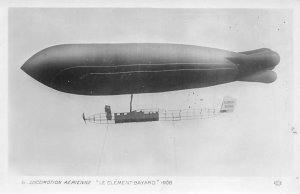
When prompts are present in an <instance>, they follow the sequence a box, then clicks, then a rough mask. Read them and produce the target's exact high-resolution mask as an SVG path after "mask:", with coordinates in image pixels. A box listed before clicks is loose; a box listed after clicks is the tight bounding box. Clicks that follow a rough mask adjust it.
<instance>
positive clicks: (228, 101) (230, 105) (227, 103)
mask: <svg viewBox="0 0 300 194" xmlns="http://www.w3.org/2000/svg"><path fill="white" fill-rule="evenodd" d="M235 105H236V100H235V99H234V98H231V97H229V96H225V97H224V98H223V103H222V106H221V110H220V112H221V113H225V112H233V111H234V108H235Z"/></svg>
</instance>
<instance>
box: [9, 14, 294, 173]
mask: <svg viewBox="0 0 300 194" xmlns="http://www.w3.org/2000/svg"><path fill="white" fill-rule="evenodd" d="M292 33H293V30H292V13H291V11H290V10H264V9H256V10H255V9H236V10H233V9H231V10H230V9H24V8H23V9H21V8H19V9H10V10H9V165H10V167H11V170H12V171H13V172H16V173H21V174H26V175H183V176H285V175H289V174H291V172H292V168H293V164H292V160H293V158H292V157H293V150H292V147H293V137H292V133H291V131H290V128H291V125H292V120H291V118H292V106H293V104H292V103H291V99H292V83H293V78H292V71H293V61H292V56H293V55H292V54H293V50H292V41H293V39H292ZM119 42H158V43H179V44H192V45H200V46H207V47H214V48H221V49H225V50H230V51H237V52H239V51H246V50H251V49H258V48H271V49H272V50H274V51H276V52H278V53H279V54H280V56H281V62H280V64H279V65H278V66H277V67H276V69H275V71H276V73H277V76H278V79H277V80H276V81H275V82H274V83H271V84H262V83H247V82H235V83H229V84H224V85H219V86H214V87H209V88H201V89H193V90H184V91H175V92H165V93H156V94H139V95H134V101H133V108H134V109H140V108H162V109H180V108H187V107H188V106H191V107H192V108H200V107H201V106H204V105H205V106H207V107H217V106H219V105H220V103H221V100H222V98H223V96H225V95H229V96H232V97H234V98H236V99H237V107H236V111H235V112H234V113H231V114H228V115H224V116H221V117H217V118H213V119H207V120H193V121H180V122H175V123H172V122H148V123H129V124H119V125H109V126H108V129H107V128H106V126H105V125H93V124H88V125H85V124H84V122H83V120H82V118H81V115H82V113H83V112H85V113H86V114H87V115H88V114H94V113H98V112H104V106H105V105H106V104H108V105H110V106H111V107H112V111H113V112H114V111H116V112H121V111H128V110H129V100H130V96H129V95H120V96H104V97H103V96H98V97H89V96H79V95H72V94H67V93H62V92H59V91H56V90H53V89H51V88H49V87H46V86H45V85H43V84H41V83H39V82H37V81H36V80H34V79H33V78H31V77H30V76H28V75H27V74H26V73H24V72H23V71H22V70H21V69H20V67H21V66H22V65H23V64H24V62H25V61H26V60H27V59H28V58H30V57H31V56H32V55H34V54H35V53H36V52H38V51H40V50H42V49H44V48H46V47H49V46H52V45H57V44H66V43H119ZM193 93H194V94H193ZM200 99H204V101H200ZM106 130H107V133H106ZM105 134H106V138H105ZM104 139H105V146H104V147H103V142H104ZM102 148H103V149H102Z"/></svg>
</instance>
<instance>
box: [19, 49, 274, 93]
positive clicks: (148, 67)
mask: <svg viewBox="0 0 300 194" xmlns="http://www.w3.org/2000/svg"><path fill="white" fill-rule="evenodd" d="M279 61H280V57H279V55H278V54H277V53H276V52H274V51H272V50H270V49H267V48H263V49H258V50H252V51H246V52H231V51H225V50H221V49H215V48H207V47H201V46H192V45H181V44H161V43H123V44H65V45H56V46H52V47H49V48H46V49H44V50H42V51H40V52H38V53H36V54H35V55H33V56H32V57H31V58H29V59H28V60H27V61H26V62H25V64H24V65H23V66H22V67H21V69H22V70H23V71H25V72H26V73H27V74H29V75H30V76H31V77H33V78H34V79H36V80H37V81H39V82H41V83H43V84H45V85H46V86H49V87H51V88H53V89H56V90H58V91H62V92H67V93H72V94H80V95H119V94H137V93H152V92H166V91H174V90H183V89H191V88H201V87H209V86H214V85H218V84H224V83H228V82H234V81H248V82H261V83H271V82H273V81H275V80H276V73H275V72H273V71H272V70H273V69H274V68H275V66H276V65H277V64H278V63H279Z"/></svg>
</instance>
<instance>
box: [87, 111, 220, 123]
mask: <svg viewBox="0 0 300 194" xmlns="http://www.w3.org/2000/svg"><path fill="white" fill-rule="evenodd" d="M135 111H136V112H140V111H142V112H143V113H145V114H148V113H153V112H158V114H159V121H181V120H194V119H206V118H211V117H215V116H218V115H219V114H221V112H220V110H216V109H206V108H202V109H181V110H164V109H139V110H135ZM115 114H121V113H115ZM115 114H112V118H111V120H107V117H106V113H98V114H93V115H90V116H85V115H84V114H83V119H84V121H85V122H90V123H95V124H116V123H115Z"/></svg>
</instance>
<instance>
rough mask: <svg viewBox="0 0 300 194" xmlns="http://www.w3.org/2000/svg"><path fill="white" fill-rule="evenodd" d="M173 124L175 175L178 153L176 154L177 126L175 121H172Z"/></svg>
mask: <svg viewBox="0 0 300 194" xmlns="http://www.w3.org/2000/svg"><path fill="white" fill-rule="evenodd" d="M172 123H173V130H172V132H173V151H174V160H175V173H176V171H177V152H176V132H175V130H176V127H175V124H174V121H172Z"/></svg>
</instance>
